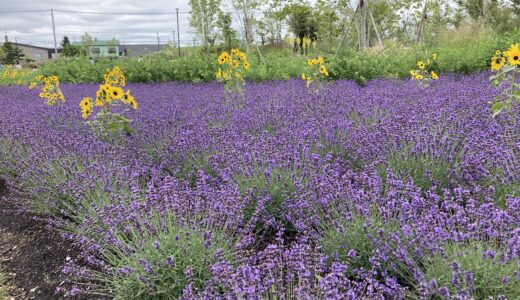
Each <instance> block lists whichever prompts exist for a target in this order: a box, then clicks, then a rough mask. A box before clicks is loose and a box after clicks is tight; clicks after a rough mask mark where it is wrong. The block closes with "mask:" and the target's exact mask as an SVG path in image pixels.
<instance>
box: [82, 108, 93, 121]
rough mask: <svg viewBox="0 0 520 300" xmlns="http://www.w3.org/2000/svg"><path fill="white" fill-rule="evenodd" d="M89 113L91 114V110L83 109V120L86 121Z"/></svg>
mask: <svg viewBox="0 0 520 300" xmlns="http://www.w3.org/2000/svg"><path fill="white" fill-rule="evenodd" d="M91 113H92V110H91V109H90V108H88V107H87V108H85V109H83V111H82V114H81V117H82V118H83V119H86V118H88V116H90V114H91Z"/></svg>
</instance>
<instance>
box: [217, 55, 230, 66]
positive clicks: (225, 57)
mask: <svg viewBox="0 0 520 300" xmlns="http://www.w3.org/2000/svg"><path fill="white" fill-rule="evenodd" d="M228 59H229V54H228V53H227V52H222V53H221V54H220V56H219V57H218V60H217V61H218V64H219V65H223V64H224V63H226V62H227V61H228Z"/></svg>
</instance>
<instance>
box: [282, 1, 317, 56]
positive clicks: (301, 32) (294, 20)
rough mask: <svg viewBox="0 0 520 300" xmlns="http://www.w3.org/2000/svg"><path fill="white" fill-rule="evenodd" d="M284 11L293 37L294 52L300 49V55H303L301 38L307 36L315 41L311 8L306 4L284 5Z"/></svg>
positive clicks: (314, 22)
mask: <svg viewBox="0 0 520 300" xmlns="http://www.w3.org/2000/svg"><path fill="white" fill-rule="evenodd" d="M284 11H285V13H286V16H287V24H288V25H289V28H290V29H291V32H292V33H294V36H295V39H294V50H295V51H298V49H301V53H303V38H304V37H306V36H307V37H311V39H316V31H317V24H316V19H315V18H314V14H313V8H312V7H311V6H310V5H309V4H307V3H303V2H296V3H291V4H288V5H286V6H285V7H284ZM298 41H299V43H298Z"/></svg>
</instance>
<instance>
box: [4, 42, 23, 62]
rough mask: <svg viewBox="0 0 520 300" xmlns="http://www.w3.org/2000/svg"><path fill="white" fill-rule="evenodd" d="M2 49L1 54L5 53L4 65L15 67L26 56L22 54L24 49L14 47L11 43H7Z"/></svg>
mask: <svg viewBox="0 0 520 300" xmlns="http://www.w3.org/2000/svg"><path fill="white" fill-rule="evenodd" d="M1 49H2V51H1V52H2V53H3V55H2V57H1V58H2V63H3V64H7V65H13V64H15V63H17V62H18V61H19V60H20V59H22V58H23V57H24V56H25V54H23V52H22V49H20V48H18V47H16V46H13V44H11V42H5V43H4V44H3V45H2V48H1Z"/></svg>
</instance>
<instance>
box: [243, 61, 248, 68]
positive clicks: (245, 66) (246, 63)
mask: <svg viewBox="0 0 520 300" xmlns="http://www.w3.org/2000/svg"><path fill="white" fill-rule="evenodd" d="M244 69H246V70H249V62H247V61H245V62H244Z"/></svg>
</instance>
